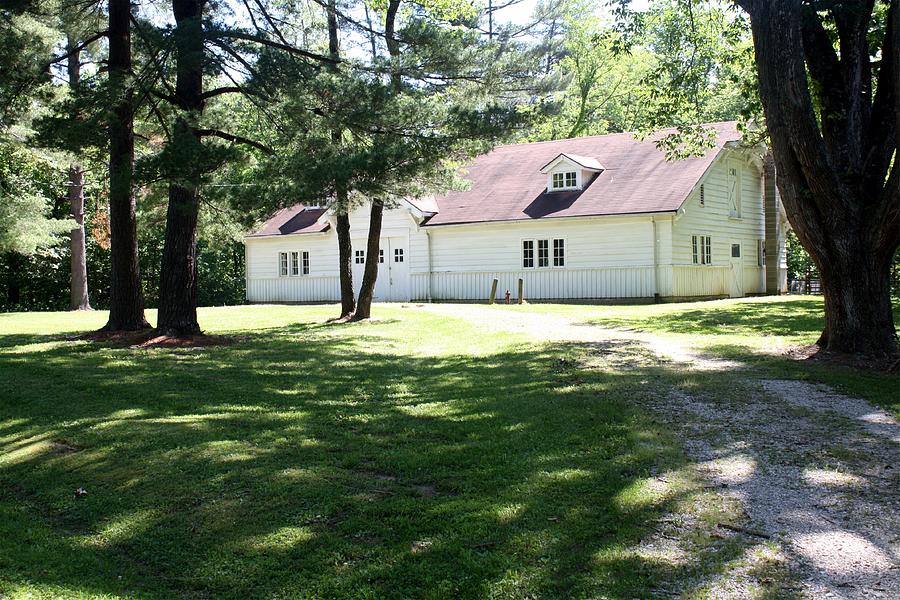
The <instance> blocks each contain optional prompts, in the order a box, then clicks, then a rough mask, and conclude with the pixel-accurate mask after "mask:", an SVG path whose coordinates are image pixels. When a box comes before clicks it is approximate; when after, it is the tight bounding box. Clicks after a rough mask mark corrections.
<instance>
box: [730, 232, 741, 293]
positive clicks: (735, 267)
mask: <svg viewBox="0 0 900 600" xmlns="http://www.w3.org/2000/svg"><path fill="white" fill-rule="evenodd" d="M742 255H743V252H742V248H741V245H740V244H738V243H733V244H731V273H730V279H731V285H730V286H729V287H730V289H729V293H728V295H729V296H731V297H732V298H740V297H741V296H743V295H744V262H743V260H744V258H743V256H742Z"/></svg>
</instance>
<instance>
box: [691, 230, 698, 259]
mask: <svg viewBox="0 0 900 600" xmlns="http://www.w3.org/2000/svg"><path fill="white" fill-rule="evenodd" d="M691 256H692V257H693V258H694V264H695V265H696V264H697V263H698V262H699V257H698V256H697V236H696V235H692V236H691Z"/></svg>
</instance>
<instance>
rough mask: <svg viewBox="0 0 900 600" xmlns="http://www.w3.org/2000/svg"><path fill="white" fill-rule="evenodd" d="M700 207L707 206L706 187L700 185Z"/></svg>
mask: <svg viewBox="0 0 900 600" xmlns="http://www.w3.org/2000/svg"><path fill="white" fill-rule="evenodd" d="M700 206H706V186H705V185H703V184H702V183H701V184H700Z"/></svg>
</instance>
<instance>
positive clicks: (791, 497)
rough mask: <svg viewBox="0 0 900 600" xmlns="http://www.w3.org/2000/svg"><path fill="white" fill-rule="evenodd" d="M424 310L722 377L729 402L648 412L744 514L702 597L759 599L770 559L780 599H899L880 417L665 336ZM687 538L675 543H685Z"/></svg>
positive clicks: (899, 482)
mask: <svg viewBox="0 0 900 600" xmlns="http://www.w3.org/2000/svg"><path fill="white" fill-rule="evenodd" d="M419 309H420V310H427V311H431V312H437V313H440V314H442V315H445V316H450V317H457V318H461V319H466V320H469V321H472V322H474V323H477V324H478V326H479V327H480V328H482V329H483V330H488V331H490V330H493V331H505V332H515V333H522V334H526V335H529V336H532V337H534V338H535V339H536V340H539V341H551V342H578V343H609V342H611V341H612V342H615V341H628V342H631V343H633V344H634V345H636V346H639V347H641V348H643V349H645V351H649V352H651V353H652V354H651V356H653V357H655V360H656V362H657V364H659V365H665V366H667V367H670V368H672V369H677V370H679V371H700V372H708V374H709V376H711V377H712V376H713V373H717V374H716V375H715V376H714V377H716V381H724V382H726V383H727V385H728V386H729V393H727V394H725V393H723V394H713V393H709V392H698V393H696V394H695V393H694V392H691V393H688V392H686V391H684V390H680V389H676V388H672V389H671V390H668V391H667V392H665V393H663V394H661V395H660V397H659V398H657V400H656V401H654V402H653V403H652V404H653V405H652V406H650V407H648V408H649V409H652V410H653V411H655V413H656V414H657V415H658V417H659V418H660V419H661V420H663V421H664V422H666V423H667V424H668V425H669V426H671V427H672V428H673V430H675V431H676V433H677V434H678V435H679V437H680V439H682V440H683V443H684V446H685V449H686V451H687V453H688V456H689V457H690V458H691V459H692V460H693V461H694V462H695V464H696V471H697V472H698V473H699V474H700V476H701V477H703V478H704V479H705V480H706V482H707V483H708V485H709V486H710V487H711V488H714V489H716V490H718V491H717V492H716V494H717V495H718V498H719V501H720V502H721V503H722V505H723V506H727V505H734V504H737V505H738V506H739V507H740V509H741V512H742V513H743V514H744V516H745V519H744V521H745V522H744V523H743V524H742V526H741V527H739V529H741V530H742V531H734V530H730V531H728V532H726V533H727V534H728V535H743V536H745V537H748V538H753V539H754V540H755V542H756V546H754V550H752V551H748V553H747V555H748V559H747V560H743V561H733V562H732V563H729V565H731V567H730V568H729V569H726V572H724V573H721V574H720V575H719V577H718V578H717V579H716V580H714V581H709V582H706V583H705V585H704V589H705V590H706V593H705V594H704V596H705V597H712V598H752V597H756V593H757V592H758V590H757V589H755V588H753V587H752V586H751V585H750V584H749V582H750V581H751V580H752V576H751V575H752V573H751V572H752V570H753V561H754V560H764V559H765V560H769V559H776V560H782V561H783V562H784V563H785V564H786V565H787V569H788V571H789V572H790V574H791V579H792V581H793V582H794V584H793V587H789V588H788V590H787V591H788V592H790V593H787V595H795V596H796V595H799V596H801V597H807V598H900V424H898V422H897V421H896V420H895V419H894V418H893V417H891V416H890V415H888V414H887V413H885V412H884V411H882V410H880V409H877V408H874V407H873V406H871V405H870V404H868V403H867V402H864V401H862V400H859V399H855V398H850V397H847V396H844V395H841V394H838V393H835V392H834V391H833V390H831V389H830V388H828V387H827V386H823V385H816V384H811V383H807V382H802V381H785V380H769V379H764V378H761V377H760V376H759V375H757V374H754V373H753V371H752V369H750V368H749V367H747V366H746V365H744V364H741V363H738V362H733V361H726V360H722V359H717V358H713V357H708V356H703V355H702V354H700V353H698V352H696V351H694V350H692V349H691V348H689V347H686V346H684V345H683V344H681V343H679V342H677V341H673V339H672V338H670V337H663V336H655V335H653V334H649V333H641V332H632V331H623V330H617V329H607V328H602V327H596V326H591V325H584V324H578V323H576V322H574V321H573V320H571V319H568V318H565V317H561V316H557V315H545V314H536V313H526V312H521V311H517V310H515V309H504V308H500V307H494V308H488V307H486V306H472V305H458V304H431V305H423V306H421V307H419ZM676 517H677V519H675V520H677V521H687V522H690V520H691V516H690V515H676ZM668 522H670V523H671V522H672V520H671V519H670V520H669V521H668ZM691 526H692V525H687V526H686V528H687V529H690V527H691ZM676 529H677V528H676ZM684 529H685V527H682V531H681V536H680V537H682V538H683V537H685V536H686V534H687V533H689V532H686V531H684ZM670 533H671V532H670ZM676 533H677V532H676ZM661 537H662V538H665V539H669V540H674V541H670V542H668V546H669V548H668V549H666V543H665V542H664V543H663V544H661V545H658V547H655V550H656V551H658V550H659V549H660V548H662V549H663V551H664V552H668V553H669V554H670V555H671V556H675V555H677V554H678V552H682V553H683V552H684V547H685V543H682V542H683V540H681V539H680V538H679V536H678V535H676V536H675V537H674V538H673V536H671V535H668V534H666V535H662V536H661ZM656 541H659V540H656ZM651 545H652V544H651ZM751 555H752V556H751ZM760 557H762V558H760ZM683 583H684V585H682V586H681V587H680V589H671V588H670V589H667V590H665V592H661V595H667V596H679V595H681V594H682V593H684V592H685V591H686V590H688V589H693V590H694V591H695V592H696V589H697V587H696V585H688V584H687V583H686V582H683ZM693 595H695V594H692V596H693Z"/></svg>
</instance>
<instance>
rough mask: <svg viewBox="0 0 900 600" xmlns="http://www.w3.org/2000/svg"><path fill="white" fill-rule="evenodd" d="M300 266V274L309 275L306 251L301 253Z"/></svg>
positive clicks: (307, 253)
mask: <svg viewBox="0 0 900 600" xmlns="http://www.w3.org/2000/svg"><path fill="white" fill-rule="evenodd" d="M302 266H303V270H302V271H301V273H303V274H304V275H309V252H307V251H306V250H304V251H303V263H302Z"/></svg>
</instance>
